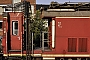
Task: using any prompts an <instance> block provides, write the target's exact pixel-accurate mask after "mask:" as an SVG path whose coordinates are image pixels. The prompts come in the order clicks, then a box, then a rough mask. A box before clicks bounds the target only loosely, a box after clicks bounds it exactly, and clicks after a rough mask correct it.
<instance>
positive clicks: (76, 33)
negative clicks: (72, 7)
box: [34, 17, 90, 57]
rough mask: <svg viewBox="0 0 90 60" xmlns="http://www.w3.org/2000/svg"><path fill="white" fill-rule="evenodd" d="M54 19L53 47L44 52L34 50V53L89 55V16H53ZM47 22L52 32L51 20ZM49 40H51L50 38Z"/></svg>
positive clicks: (65, 55) (68, 55) (62, 55)
mask: <svg viewBox="0 0 90 60" xmlns="http://www.w3.org/2000/svg"><path fill="white" fill-rule="evenodd" d="M54 20H55V48H51V51H44V52H42V51H40V50H35V51H34V53H35V54H42V56H43V57H89V56H90V55H89V54H90V48H89V46H90V34H89V33H90V18H89V17H84V18H83V17H55V19H54ZM49 23H50V25H49V32H51V33H52V30H51V28H52V27H51V26H52V21H50V22H49ZM50 37H52V35H50ZM50 41H52V39H51V38H50ZM50 45H52V44H50Z"/></svg>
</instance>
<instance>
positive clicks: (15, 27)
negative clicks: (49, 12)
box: [12, 21, 18, 35]
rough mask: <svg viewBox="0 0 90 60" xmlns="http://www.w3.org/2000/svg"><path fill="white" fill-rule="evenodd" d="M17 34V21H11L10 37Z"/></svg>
mask: <svg viewBox="0 0 90 60" xmlns="http://www.w3.org/2000/svg"><path fill="white" fill-rule="evenodd" d="M17 34H18V21H12V35H17Z"/></svg>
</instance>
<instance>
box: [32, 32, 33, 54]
mask: <svg viewBox="0 0 90 60" xmlns="http://www.w3.org/2000/svg"><path fill="white" fill-rule="evenodd" d="M32 55H33V32H32Z"/></svg>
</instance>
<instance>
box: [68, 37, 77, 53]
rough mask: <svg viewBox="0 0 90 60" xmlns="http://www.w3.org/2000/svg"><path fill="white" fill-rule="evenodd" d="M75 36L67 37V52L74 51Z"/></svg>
mask: <svg viewBox="0 0 90 60" xmlns="http://www.w3.org/2000/svg"><path fill="white" fill-rule="evenodd" d="M76 44H77V38H68V52H76Z"/></svg>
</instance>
